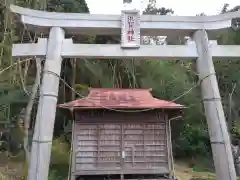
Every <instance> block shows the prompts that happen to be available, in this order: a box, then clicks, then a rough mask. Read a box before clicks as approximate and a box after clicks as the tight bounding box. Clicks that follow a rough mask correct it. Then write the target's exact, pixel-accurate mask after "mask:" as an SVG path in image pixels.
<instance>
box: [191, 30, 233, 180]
mask: <svg viewBox="0 0 240 180" xmlns="http://www.w3.org/2000/svg"><path fill="white" fill-rule="evenodd" d="M193 39H194V41H195V43H196V48H197V52H198V56H199V58H198V59H197V63H196V64H197V70H198V73H199V78H200V80H202V82H201V91H202V101H203V103H204V109H205V115H206V119H207V124H208V131H209V135H210V141H211V147H212V153H213V159H214V165H215V170H216V176H217V180H236V179H237V178H236V172H235V167H234V162H233V156H232V151H231V143H230V138H229V134H228V129H227V124H226V120H225V116H224V111H223V107H222V103H221V96H220V93H219V89H218V83H217V79H216V75H215V69H214V65H213V61H212V55H211V50H210V48H209V45H208V36H207V32H206V31H205V30H198V31H197V32H195V33H194V36H193Z"/></svg>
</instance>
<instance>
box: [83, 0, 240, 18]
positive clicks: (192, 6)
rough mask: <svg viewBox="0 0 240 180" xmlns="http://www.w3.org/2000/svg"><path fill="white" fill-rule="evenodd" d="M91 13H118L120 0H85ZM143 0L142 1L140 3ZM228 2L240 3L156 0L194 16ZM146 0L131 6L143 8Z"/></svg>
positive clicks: (210, 12)
mask: <svg viewBox="0 0 240 180" xmlns="http://www.w3.org/2000/svg"><path fill="white" fill-rule="evenodd" d="M86 2H87V4H88V8H89V9H90V13H91V14H120V12H121V10H122V9H123V4H122V0H86ZM140 2H144V3H140ZM226 2H227V3H228V4H230V6H229V8H232V7H234V6H236V5H240V1H239V0H157V6H158V7H165V8H172V9H173V10H174V14H175V15H178V16H195V15H196V14H200V13H205V14H206V15H215V14H218V13H219V12H220V11H221V9H222V7H223V5H224V3H226ZM146 5H147V0H133V6H134V7H138V8H140V9H145V8H144V7H146Z"/></svg>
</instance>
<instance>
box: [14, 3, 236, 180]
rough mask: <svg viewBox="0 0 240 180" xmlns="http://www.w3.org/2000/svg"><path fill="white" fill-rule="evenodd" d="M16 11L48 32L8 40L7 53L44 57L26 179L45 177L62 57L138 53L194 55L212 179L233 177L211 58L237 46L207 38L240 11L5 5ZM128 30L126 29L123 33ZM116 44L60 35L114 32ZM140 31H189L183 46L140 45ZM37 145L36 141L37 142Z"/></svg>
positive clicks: (26, 22) (161, 56) (165, 33)
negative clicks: (108, 11) (60, 9)
mask: <svg viewBox="0 0 240 180" xmlns="http://www.w3.org/2000/svg"><path fill="white" fill-rule="evenodd" d="M11 10H12V12H14V13H16V14H18V15H20V17H21V18H20V19H19V21H20V22H21V23H23V24H24V25H25V26H26V27H27V28H29V29H30V30H32V31H35V32H44V33H45V34H49V38H48V39H41V38H39V39H38V43H34V44H14V45H13V48H12V56H14V57H27V56H37V57H46V61H45V68H44V74H43V81H42V87H41V95H40V102H39V107H38V113H37V121H36V126H35V133H34V137H33V144H32V152H37V153H36V154H33V153H32V155H31V162H30V166H31V170H30V171H29V177H28V179H29V180H47V177H48V170H49V161H50V153H51V145H52V136H53V127H54V119H55V112H56V103H57V97H58V87H59V75H60V71H61V62H62V58H118V59H120V58H124V59H126V58H138V59H158V60H160V59H164V60H166V59H173V58H174V59H176V58H178V59H191V60H192V59H196V60H197V69H198V73H199V78H200V79H201V80H202V82H201V89H202V97H203V102H204V107H205V114H206V119H207V123H208V129H209V135H210V140H211V145H212V151H213V159H214V165H215V169H216V175H217V180H236V173H235V168H234V163H233V156H232V152H231V145H230V139H229V134H228V130H227V126H226V121H225V116H224V112H223V107H222V103H221V98H220V94H219V89H218V84H217V80H216V76H215V70H214V65H213V61H212V57H214V58H239V57H240V46H235V45H221V46H219V45H217V44H216V43H209V41H208V35H207V32H206V31H208V34H209V35H210V36H212V35H213V34H214V33H215V32H216V31H217V30H219V29H225V28H230V27H232V25H234V24H233V23H232V22H235V21H236V18H238V17H240V12H231V13H227V14H221V15H216V16H194V17H184V16H159V15H142V16H140V14H139V12H138V11H136V10H132V11H131V10H126V11H123V12H122V15H121V16H120V15H91V14H76V13H55V12H44V11H37V10H31V9H26V8H21V7H18V6H14V5H12V6H11ZM127 32H129V33H127ZM120 33H121V38H122V41H121V45H119V44H117V45H115V44H114V45H113V44H73V42H72V40H71V39H65V34H85V35H88V34H89V35H93V34H100V35H120ZM140 34H141V36H144V35H148V36H154V35H161V36H168V37H175V36H176V35H177V36H179V35H181V36H190V37H192V39H193V40H194V41H192V42H191V43H187V44H186V45H166V46H152V45H141V46H140ZM39 144H40V145H39Z"/></svg>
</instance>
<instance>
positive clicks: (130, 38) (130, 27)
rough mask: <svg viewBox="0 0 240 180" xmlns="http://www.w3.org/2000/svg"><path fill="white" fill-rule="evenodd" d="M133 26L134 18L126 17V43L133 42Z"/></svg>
mask: <svg viewBox="0 0 240 180" xmlns="http://www.w3.org/2000/svg"><path fill="white" fill-rule="evenodd" d="M133 26H134V17H133V16H128V30H127V39H128V42H130V41H133V35H134V30H133Z"/></svg>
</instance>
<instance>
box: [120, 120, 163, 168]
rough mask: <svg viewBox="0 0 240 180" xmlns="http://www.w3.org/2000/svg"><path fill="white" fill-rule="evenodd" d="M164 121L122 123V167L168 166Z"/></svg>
mask: <svg viewBox="0 0 240 180" xmlns="http://www.w3.org/2000/svg"><path fill="white" fill-rule="evenodd" d="M165 132H166V129H165V124H164V123H142V124H123V133H124V135H123V141H124V151H125V153H123V154H125V157H123V158H124V168H125V169H149V168H150V169H151V168H156V169H157V168H162V167H166V168H167V167H168V164H167V148H166V134H165Z"/></svg>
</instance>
